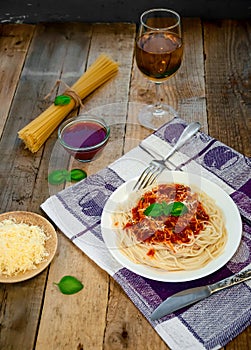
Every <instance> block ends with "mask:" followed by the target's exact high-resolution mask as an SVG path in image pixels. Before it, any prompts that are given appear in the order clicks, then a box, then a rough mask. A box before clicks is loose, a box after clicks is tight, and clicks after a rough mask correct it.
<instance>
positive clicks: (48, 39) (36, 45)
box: [0, 25, 90, 350]
mask: <svg viewBox="0 0 251 350" xmlns="http://www.w3.org/2000/svg"><path fill="white" fill-rule="evenodd" d="M79 26H80V28H79V31H78V32H80V31H81V33H82V34H81V38H80V37H79V38H78V40H76V41H75V40H73V39H72V40H71V36H72V35H73V34H72V33H73V32H74V26H73V25H50V26H45V25H40V26H38V27H37V28H36V29H37V30H36V33H35V35H34V38H33V41H32V44H31V47H30V50H29V53H28V56H27V60H26V63H25V66H24V70H23V72H22V75H21V79H20V83H19V85H18V89H17V92H16V95H15V99H14V101H13V104H12V108H11V111H10V117H9V119H8V121H7V123H6V126H5V129H4V132H3V138H2V140H1V143H0V149H1V152H2V153H1V154H2V158H1V163H0V172H1V174H3V175H4V174H5V175H6V173H7V174H8V176H9V177H7V176H6V182H5V183H3V182H1V191H0V193H1V194H0V196H1V199H0V203H1V210H2V211H8V210H20V209H21V210H32V211H35V212H37V211H39V205H40V203H41V201H42V200H43V199H45V198H46V197H47V196H48V186H47V183H46V181H45V179H43V180H42V177H40V178H39V177H37V176H38V168H39V166H40V162H41V156H42V154H43V149H41V150H40V151H39V152H38V153H37V154H34V155H32V154H31V153H30V152H29V151H28V150H25V149H24V145H23V144H22V143H21V142H20V140H18V139H17V131H18V130H19V129H20V128H21V127H22V126H24V125H25V124H27V123H28V122H29V120H30V119H33V118H35V117H36V116H37V115H38V114H39V113H40V112H41V110H43V109H44V108H45V107H46V106H47V105H48V104H50V102H44V101H43V97H44V96H45V95H46V94H47V93H48V91H50V89H51V87H52V86H53V84H54V82H55V80H56V79H58V78H60V77H61V74H62V72H63V71H64V64H65V62H67V56H68V55H70V56H72V52H73V51H74V50H75V53H76V59H75V61H74V62H75V63H76V62H78V66H76V67H74V68H73V69H72V67H71V70H69V68H68V69H67V72H68V73H70V72H73V73H74V74H76V73H80V71H81V70H82V69H83V66H82V64H83V61H85V59H86V52H85V51H84V48H85V47H86V48H88V46H89V41H90V26H84V25H82V26H81V25H78V27H79ZM73 36H74V35H73ZM79 40H80V42H81V47H82V49H83V57H80V55H79V53H80V52H79V51H78V49H77V47H78V44H79V42H78V41H79ZM74 46H76V47H75V48H74ZM86 51H87V50H86ZM69 59H70V60H71V59H73V57H70V58H68V60H69ZM13 69H15V67H13ZM73 78H74V80H75V78H76V77H75V76H74V77H71V79H73ZM69 80H70V79H69ZM49 155H50V154H49V153H48V154H47V155H44V159H45V160H44V161H45V162H46V159H47V161H48V158H49ZM46 157H47V158H46ZM44 169H45V168H44V167H41V173H43V171H44ZM36 180H38V181H39V180H40V181H41V180H42V181H41V183H39V184H38V181H37V182H36ZM34 186H38V187H39V186H41V187H40V188H39V190H40V194H39V195H38V189H37V190H36V191H35V193H36V194H35V195H34V197H33V191H34ZM46 275H47V271H45V272H43V273H42V274H40V275H39V276H37V277H36V278H34V279H31V280H29V281H26V282H23V283H20V284H16V285H3V284H1V286H0V300H1V302H2V305H3V308H2V309H1V311H0V322H1V325H2V327H1V336H0V348H3V349H4V348H6V346H7V345H8V348H9V349H18V348H19V347H20V344H22V348H24V349H27V350H29V349H33V347H34V343H35V337H36V332H37V327H38V321H39V319H40V309H41V304H42V300H43V293H44V286H45V282H46Z"/></svg>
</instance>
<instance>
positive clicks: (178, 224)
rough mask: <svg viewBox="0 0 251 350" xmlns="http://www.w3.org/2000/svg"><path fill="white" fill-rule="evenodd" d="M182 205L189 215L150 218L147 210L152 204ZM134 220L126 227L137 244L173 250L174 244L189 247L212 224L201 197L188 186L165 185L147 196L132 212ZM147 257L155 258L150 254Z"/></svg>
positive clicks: (144, 196) (145, 195) (150, 251)
mask: <svg viewBox="0 0 251 350" xmlns="http://www.w3.org/2000/svg"><path fill="white" fill-rule="evenodd" d="M163 201H166V202H167V203H170V202H175V201H178V202H183V203H184V204H185V205H186V206H187V208H188V211H187V212H186V213H185V214H182V215H180V216H173V215H161V216H159V217H149V216H147V215H145V214H144V210H145V209H146V208H147V207H148V206H149V205H150V204H152V203H161V202H163ZM131 214H132V220H131V221H130V222H128V223H126V225H125V226H124V229H128V230H130V232H132V233H133V234H135V235H136V237H137V240H138V241H142V242H146V243H149V244H159V243H161V244H165V245H168V246H169V247H171V248H172V249H173V245H174V244H182V243H189V242H190V240H191V238H192V237H193V236H196V235H198V233H199V232H200V231H201V230H202V229H203V228H204V223H205V221H208V220H209V215H208V214H207V213H206V211H205V209H204V208H203V205H202V203H201V202H199V201H198V195H197V194H196V193H194V192H192V191H191V189H190V187H189V186H185V185H182V184H163V185H159V186H157V187H156V188H154V189H153V190H151V191H149V192H146V193H145V194H144V195H143V197H142V198H141V199H140V200H139V202H138V203H137V205H136V206H135V207H134V208H133V209H132V211H131ZM148 256H154V251H153V250H152V249H150V250H149V252H148Z"/></svg>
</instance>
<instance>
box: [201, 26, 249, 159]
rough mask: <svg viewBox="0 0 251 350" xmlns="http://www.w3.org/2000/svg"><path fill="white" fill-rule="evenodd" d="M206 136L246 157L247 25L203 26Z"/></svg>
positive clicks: (247, 130)
mask: <svg viewBox="0 0 251 350" xmlns="http://www.w3.org/2000/svg"><path fill="white" fill-rule="evenodd" d="M204 36H205V39H204V41H205V58H206V60H205V74H206V81H207V108H208V120H209V125H210V134H211V135H212V136H214V137H216V138H218V139H219V140H221V141H222V142H224V143H226V144H227V145H231V146H232V147H233V148H235V149H236V150H237V151H239V152H241V153H243V154H245V155H246V156H248V157H250V155H251V144H250V131H251V118H250V116H251V94H250V88H251V83H250V77H251V63H250V62H251V51H250V45H251V23H250V21H238V22H237V21H234V20H224V21H218V22H208V21H207V22H205V23H204Z"/></svg>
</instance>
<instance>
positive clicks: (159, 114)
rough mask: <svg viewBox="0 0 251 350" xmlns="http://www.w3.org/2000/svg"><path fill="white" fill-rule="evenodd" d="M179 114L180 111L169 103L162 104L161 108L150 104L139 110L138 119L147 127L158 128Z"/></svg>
mask: <svg viewBox="0 0 251 350" xmlns="http://www.w3.org/2000/svg"><path fill="white" fill-rule="evenodd" d="M177 116H178V113H177V112H176V111H175V110H174V109H173V108H172V107H171V106H169V105H167V104H162V105H161V109H160V108H157V107H156V106H155V105H148V106H146V107H144V108H142V109H141V111H140V112H139V114H138V121H139V123H140V124H141V125H142V126H144V127H145V128H147V129H151V130H157V129H159V128H160V127H161V126H162V125H164V124H165V123H167V122H169V121H170V120H172V119H173V118H174V117H177Z"/></svg>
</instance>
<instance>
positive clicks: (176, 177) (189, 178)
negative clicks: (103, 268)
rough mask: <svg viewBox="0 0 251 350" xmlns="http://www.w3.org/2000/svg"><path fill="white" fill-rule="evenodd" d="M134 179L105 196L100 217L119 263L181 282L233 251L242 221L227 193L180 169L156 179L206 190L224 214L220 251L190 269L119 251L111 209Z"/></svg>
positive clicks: (216, 265)
mask: <svg viewBox="0 0 251 350" xmlns="http://www.w3.org/2000/svg"><path fill="white" fill-rule="evenodd" d="M136 180H137V179H132V180H129V181H128V182H126V183H124V184H123V185H121V186H120V187H119V188H118V189H117V190H116V191H114V193H113V194H112V195H111V196H110V198H109V199H108V201H107V203H106V205H105V207H104V210H103V213H102V217H101V230H102V235H103V238H104V241H105V244H106V246H107V248H108V249H109V251H110V253H111V254H112V255H113V257H114V258H115V259H116V260H117V261H118V262H119V263H120V264H121V265H122V266H123V267H126V268H128V269H129V270H131V271H133V272H135V273H136V274H138V275H141V276H143V277H147V278H150V279H153V280H157V281H164V282H184V281H191V280H195V279H198V278H201V277H205V276H207V275H209V274H211V273H213V272H215V271H217V270H218V269H220V268H221V267H222V266H224V265H225V264H226V263H227V262H228V261H229V260H230V259H231V258H232V256H233V255H234V253H235V252H236V250H237V248H238V246H239V244H240V241H241V236H242V222H241V217H240V213H239V210H238V208H237V206H236V204H235V203H234V202H233V200H232V199H231V198H230V196H229V195H228V194H227V193H226V192H225V191H224V190H223V189H222V188H220V187H219V186H218V185H216V184H215V183H213V182H211V181H209V180H207V179H205V178H203V177H201V176H198V175H194V174H190V173H185V172H180V171H168V172H163V173H162V175H161V176H160V177H159V179H158V182H159V183H182V184H185V185H189V186H190V187H191V188H193V187H195V188H196V189H198V188H199V189H200V190H201V191H203V192H205V193H207V194H208V195H209V196H210V197H211V198H214V200H215V201H216V204H217V206H219V207H220V208H221V209H222V211H223V213H224V216H225V224H226V229H227V234H228V240H227V243H226V246H225V250H224V252H223V253H222V254H221V255H220V256H219V257H218V258H216V259H215V260H213V261H211V262H210V263H208V264H207V265H206V266H205V267H203V268H201V269H196V270H192V271H179V272H168V271H164V270H161V269H157V268H154V267H150V266H147V265H143V264H136V263H134V262H132V261H131V260H129V259H128V258H127V257H126V256H125V255H123V254H122V253H121V252H120V250H119V247H118V245H117V237H116V232H115V231H114V230H113V228H112V213H113V212H114V210H115V209H116V207H117V205H118V203H120V202H121V201H123V200H126V199H127V197H128V193H130V191H131V190H132V188H133V185H134V183H135V182H136Z"/></svg>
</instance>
